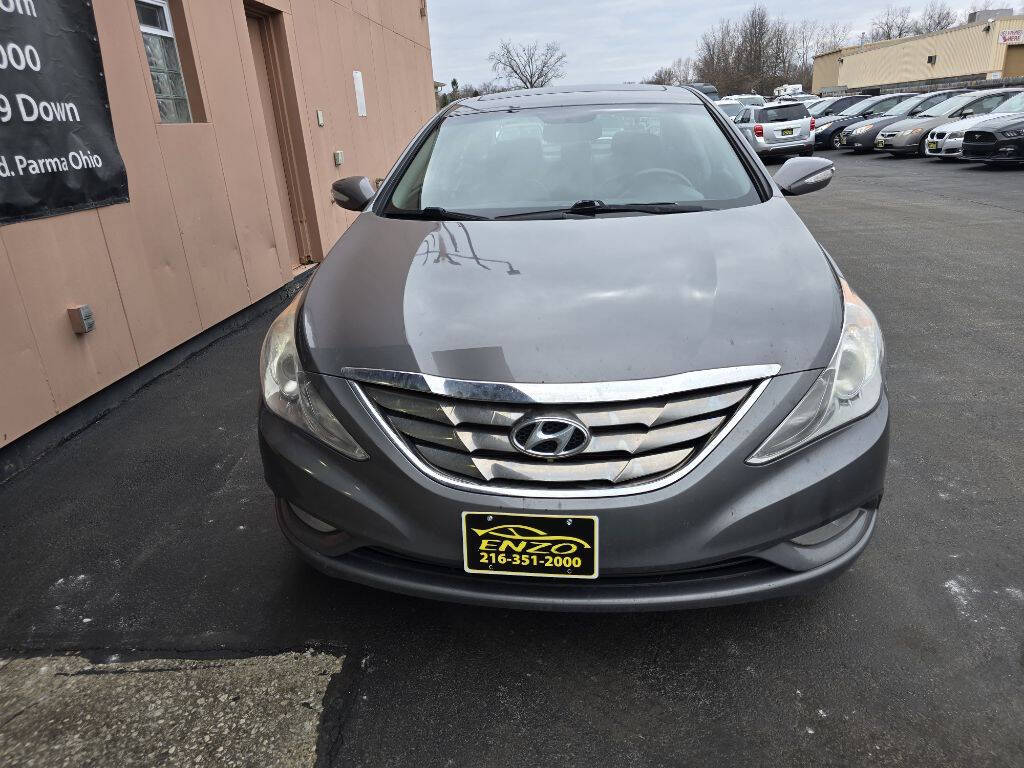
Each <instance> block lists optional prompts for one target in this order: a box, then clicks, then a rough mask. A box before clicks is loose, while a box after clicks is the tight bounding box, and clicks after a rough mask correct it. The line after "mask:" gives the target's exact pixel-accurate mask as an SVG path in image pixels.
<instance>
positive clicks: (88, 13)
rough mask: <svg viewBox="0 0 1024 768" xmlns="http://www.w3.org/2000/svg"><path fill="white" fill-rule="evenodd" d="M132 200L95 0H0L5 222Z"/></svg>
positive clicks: (0, 219) (0, 172)
mask: <svg viewBox="0 0 1024 768" xmlns="http://www.w3.org/2000/svg"><path fill="white" fill-rule="evenodd" d="M126 44H129V43H126ZM127 200H128V177H127V175H126V174H125V170H124V162H123V161H122V160H121V155H120V153H119V152H118V151H117V142H116V141H115V140H114V126H113V124H112V123H111V121H110V105H109V103H108V102H107V85H106V81H105V80H104V79H103V61H102V58H101V57H100V45H99V39H98V38H97V36H96V20H95V18H94V17H93V10H92V2H91V0H0V224H9V223H11V222H15V221H24V220H26V219H34V218H39V217H42V216H54V215H56V214H60V213H69V212H71V211H78V210H82V209H85V208H96V207H99V206H101V205H110V204H112V203H123V202H125V201H127Z"/></svg>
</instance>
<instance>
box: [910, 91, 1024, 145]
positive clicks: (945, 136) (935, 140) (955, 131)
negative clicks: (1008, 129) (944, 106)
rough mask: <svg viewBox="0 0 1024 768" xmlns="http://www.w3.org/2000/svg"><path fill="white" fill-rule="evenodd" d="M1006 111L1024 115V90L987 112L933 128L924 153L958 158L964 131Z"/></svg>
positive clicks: (1006, 112) (1002, 115) (1000, 115)
mask: <svg viewBox="0 0 1024 768" xmlns="http://www.w3.org/2000/svg"><path fill="white" fill-rule="evenodd" d="M1008 113H1016V114H1020V115H1021V117H1024V91H1021V92H1020V93H1018V94H1017V95H1016V96H1013V97H1012V98H1009V99H1007V100H1006V101H1004V102H1003V103H1002V104H1000V105H999V106H998V107H996V108H995V109H994V110H992V111H991V112H989V113H987V114H984V115H971V116H970V117H965V118H964V119H963V120H957V121H955V122H952V123H946V124H945V125H940V126H939V127H938V128H935V129H933V130H932V131H931V133H929V134H928V139H927V141H925V155H927V156H928V157H938V158H940V159H942V160H959V159H960V154H961V152H962V151H963V144H964V133H965V132H966V131H968V130H970V129H971V128H974V127H975V126H977V125H980V124H982V123H985V122H988V121H989V120H996V119H998V118H1001V117H1006V116H1007V114H1008Z"/></svg>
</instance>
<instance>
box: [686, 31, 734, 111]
mask: <svg viewBox="0 0 1024 768" xmlns="http://www.w3.org/2000/svg"><path fill="white" fill-rule="evenodd" d="M735 50H736V34H735V33H734V32H733V25H732V22H731V21H729V20H728V19H722V20H721V21H719V22H718V24H717V25H716V26H714V27H712V28H711V29H709V30H707V31H706V32H704V34H703V35H701V37H700V40H698V41H697V57H696V59H695V60H694V66H693V68H694V75H695V76H696V78H697V79H698V80H700V81H702V82H705V83H711V84H712V85H715V86H716V87H718V88H719V89H720V90H721V92H722V93H735V92H736V91H737V90H738V85H739V83H738V82H737V80H738V78H737V77H736V71H735V70H734V69H733V66H732V60H733V54H734V52H735Z"/></svg>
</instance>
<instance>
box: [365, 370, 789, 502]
mask: <svg viewBox="0 0 1024 768" xmlns="http://www.w3.org/2000/svg"><path fill="white" fill-rule="evenodd" d="M765 369H774V370H768V371H766V370H765ZM735 370H736V371H737V374H739V373H744V372H749V373H758V374H761V375H762V376H763V375H764V374H765V373H774V372H775V371H777V367H775V366H757V367H751V368H750V369H735ZM713 373H717V372H713ZM403 376H406V377H409V376H413V377H414V375H403ZM669 378H670V379H671V378H673V377H669ZM398 380H399V381H402V383H406V382H405V380H402V379H398ZM651 381H657V380H651ZM388 383H390V382H388ZM762 383H764V384H766V383H767V381H766V380H765V379H763V378H759V379H752V378H747V379H746V380H743V381H739V382H735V383H733V382H730V383H723V384H720V385H717V386H713V387H705V388H702V389H698V390H688V391H682V392H669V393H666V394H659V395H658V396H657V397H648V398H643V399H636V400H620V401H613V402H578V401H576V402H574V401H572V400H571V399H566V400H565V401H562V402H560V401H553V400H551V399H547V400H545V401H544V402H543V403H536V402H504V401H493V400H491V401H482V400H478V399H472V398H471V397H465V396H463V395H464V394H465V390H466V387H465V386H463V385H465V384H468V382H460V383H459V384H460V386H457V387H447V388H444V387H442V388H441V390H442V392H441V393H439V392H436V391H429V390H428V391H424V389H426V388H425V387H418V388H417V389H409V388H407V387H403V386H381V382H380V381H379V380H377V383H374V384H369V383H366V382H365V381H363V382H353V386H354V387H355V389H356V392H357V393H358V394H360V395H361V397H362V399H363V400H364V403H365V404H366V405H367V407H368V408H369V409H370V411H371V413H373V414H374V415H375V416H376V417H377V419H378V421H379V422H380V423H381V424H382V426H386V428H387V431H388V432H390V434H391V437H392V439H394V440H395V441H396V443H398V444H399V447H400V448H403V449H404V450H405V452H406V453H407V454H409V453H410V452H411V453H412V454H413V455H414V456H415V457H416V458H417V459H419V462H420V463H421V464H422V465H425V466H426V468H427V470H433V472H436V473H440V474H441V476H442V478H443V479H452V478H454V479H456V480H458V481H461V484H469V485H472V486H476V487H479V488H480V490H484V491H495V492H500V491H499V490H498V489H505V490H506V491H507V492H517V491H518V492H525V491H529V490H530V489H534V490H542V491H548V492H551V493H552V494H554V495H561V493H562V492H570V493H569V494H568V495H572V493H571V492H572V491H590V492H592V493H601V492H602V491H612V492H614V491H616V490H619V489H623V490H621V491H620V492H627V491H625V489H630V488H633V487H634V486H638V485H647V484H649V483H652V482H654V481H656V480H658V479H660V478H665V477H666V476H668V475H672V476H674V475H675V474H677V473H680V472H682V471H683V470H686V469H688V468H689V467H690V466H691V465H695V464H696V462H697V461H699V460H700V459H701V458H703V456H704V455H706V453H707V452H709V451H710V449H711V448H713V447H714V444H717V441H718V440H719V439H720V438H721V436H724V433H725V431H727V430H728V429H729V428H731V426H732V424H733V423H734V422H735V420H736V419H737V418H738V417H739V415H741V412H742V411H743V410H745V409H746V407H749V404H750V403H752V401H753V398H754V396H755V395H756V394H759V393H760V391H761V389H762V388H763V387H761V386H759V385H761V384H762ZM500 386H502V387H504V386H506V385H500ZM534 386H546V385H534ZM550 386H553V387H558V386H566V387H572V386H573V385H550ZM585 386H598V387H599V386H600V385H585ZM453 390H454V391H456V392H458V393H459V394H458V396H456V395H453V394H449V393H450V392H451V391H453ZM481 391H482V392H483V391H487V390H481ZM512 399H514V398H512ZM546 414H566V415H569V416H571V417H574V418H575V419H577V420H578V421H579V422H580V423H582V424H583V425H585V426H586V427H587V429H588V430H589V431H590V434H591V439H590V441H589V443H587V445H586V447H585V448H584V449H583V450H582V451H581V452H579V453H578V454H576V455H574V456H572V457H569V458H545V457H534V456H531V455H527V454H526V453H523V452H521V451H519V450H518V449H517V448H516V447H515V446H514V445H513V443H512V439H511V433H512V431H513V427H514V426H515V425H516V424H517V423H518V422H520V420H522V419H527V418H531V417H536V416H538V415H546ZM421 468H423V466H421ZM425 471H426V470H425ZM632 492H636V491H635V490H634V491H632ZM527 495H529V494H527ZM542 495H548V494H542Z"/></svg>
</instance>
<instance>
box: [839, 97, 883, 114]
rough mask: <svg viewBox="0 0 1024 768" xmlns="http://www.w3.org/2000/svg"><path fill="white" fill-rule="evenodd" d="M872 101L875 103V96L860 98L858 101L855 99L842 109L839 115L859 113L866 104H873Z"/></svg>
mask: <svg viewBox="0 0 1024 768" xmlns="http://www.w3.org/2000/svg"><path fill="white" fill-rule="evenodd" d="M874 103H875V97H871V98H870V99H861V100H860V101H855V102H854V103H853V104H851V105H850V106H848V107H847V108H846V109H844V110H843V111H842V112H840V113H839V114H840V115H859V114H860V113H861V112H862V111H863V110H864V109H865V108H866V107H868V106H870V105H871V104H874Z"/></svg>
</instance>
